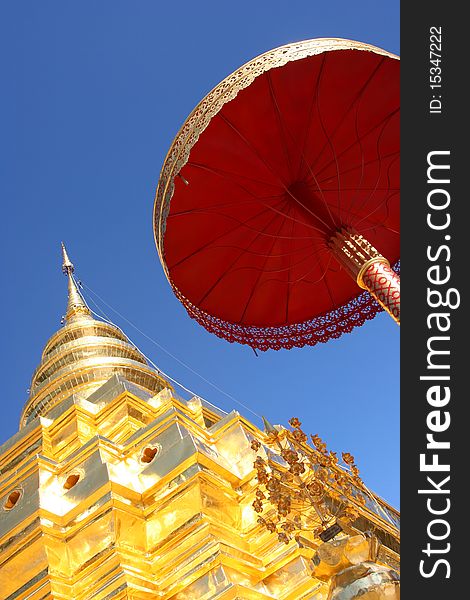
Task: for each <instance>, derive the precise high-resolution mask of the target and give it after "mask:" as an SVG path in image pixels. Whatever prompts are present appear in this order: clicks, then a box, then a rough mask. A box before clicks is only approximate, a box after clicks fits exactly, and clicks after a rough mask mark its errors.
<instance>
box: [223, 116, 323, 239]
mask: <svg viewBox="0 0 470 600" xmlns="http://www.w3.org/2000/svg"><path fill="white" fill-rule="evenodd" d="M217 116H219V117H220V118H221V119H222V120H223V121H224V122H225V123H226V124H227V125H228V126H229V127H231V128H232V129H233V131H235V133H236V134H237V135H238V136H239V137H240V139H241V140H242V141H243V142H244V143H245V144H246V145H247V146H248V147H249V148H250V150H251V151H252V152H253V153H254V154H255V156H256V157H257V158H258V159H259V160H260V161H261V162H262V163H263V164H264V165H265V166H266V167H267V168H268V169H269V170H270V171H271V173H272V174H273V175H274V176H275V177H277V179H278V180H279V182H280V184H281V186H282V187H283V188H284V191H285V192H286V193H287V194H288V195H289V196H290V197H291V198H293V199H294V200H295V202H297V203H298V204H299V205H300V206H302V208H303V209H304V210H306V211H307V212H308V213H310V214H311V215H312V217H314V218H315V219H317V220H318V221H320V222H321V223H323V225H325V227H326V231H323V233H326V232H327V231H328V229H329V226H328V225H327V223H325V222H324V221H323V220H322V219H320V218H319V217H318V216H317V215H316V214H315V213H314V212H312V211H311V210H310V209H309V208H307V207H306V206H304V205H303V204H302V203H300V202H299V201H298V199H297V198H296V197H295V196H294V194H292V192H291V191H290V190H289V188H288V187H287V186H286V184H285V183H284V182H283V181H282V179H281V178H280V177H279V175H277V173H276V172H275V171H274V169H273V168H272V167H271V166H270V165H269V164H268V163H267V162H266V161H265V160H264V159H263V158H262V157H261V156H260V155H259V154H258V152H257V151H256V150H255V148H254V147H253V145H252V144H250V142H249V141H248V140H247V139H246V138H245V136H243V135H242V133H241V132H240V131H239V130H238V129H237V127H235V125H234V124H233V123H232V122H231V121H230V120H229V119H228V118H227V117H226V116H225V115H223V114H222V113H220V112H219V113H217Z"/></svg>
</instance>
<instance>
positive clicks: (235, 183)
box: [170, 166, 324, 234]
mask: <svg viewBox="0 0 470 600" xmlns="http://www.w3.org/2000/svg"><path fill="white" fill-rule="evenodd" d="M200 168H205V167H204V166H201V167H200ZM208 169H209V171H210V172H212V173H213V174H214V175H217V176H219V177H224V178H225V179H229V178H227V177H226V176H224V175H222V174H221V173H217V171H214V170H213V169H211V168H208ZM229 181H231V182H232V183H233V184H234V185H236V186H238V187H239V188H241V189H242V190H243V191H244V192H245V193H246V194H248V195H249V196H252V197H253V199H254V200H253V202H257V203H258V204H262V205H263V206H265V207H266V208H267V209H269V210H272V211H273V212H277V213H278V214H279V215H281V216H283V217H285V218H288V219H294V220H296V221H298V219H296V218H295V217H290V216H288V215H287V214H285V213H283V212H281V211H280V210H278V209H276V208H274V207H273V206H271V205H270V204H266V203H265V202H262V200H267V199H270V198H282V197H283V196H281V195H278V196H265V197H263V196H255V194H253V192H251V191H250V190H249V189H247V188H245V187H244V186H243V185H242V184H241V183H239V182H238V181H237V180H236V179H235V180H231V179H229ZM240 204H241V203H240ZM233 205H237V206H238V204H237V203H230V204H227V205H223V206H233ZM208 208H209V207H208ZM212 208H217V205H214V206H213V207H212ZM191 212H198V213H199V214H204V212H206V208H204V207H203V208H200V209H191V210H188V211H185V212H181V213H174V214H173V215H170V216H180V215H183V214H190V213H191ZM208 214H210V213H208ZM219 214H221V215H223V216H224V217H227V218H230V215H227V214H225V213H219ZM298 222H299V223H302V225H304V226H305V227H308V228H310V229H313V230H315V231H319V232H320V233H322V234H323V233H324V231H323V230H322V229H320V228H319V227H315V225H312V224H311V223H305V222H302V221H298Z"/></svg>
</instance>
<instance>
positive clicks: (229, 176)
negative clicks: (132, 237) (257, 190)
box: [187, 162, 279, 188]
mask: <svg viewBox="0 0 470 600" xmlns="http://www.w3.org/2000/svg"><path fill="white" fill-rule="evenodd" d="M187 164H188V166H191V167H194V168H196V169H205V170H206V171H210V172H212V173H214V174H215V175H220V176H223V177H226V178H227V179H229V180H230V181H233V178H235V177H240V174H239V173H232V172H231V171H227V170H226V169H221V168H215V167H209V166H208V165H203V164H201V163H195V162H188V163H187ZM242 177H243V179H247V180H248V181H252V182H253V183H261V185H267V186H269V187H275V188H279V184H277V183H269V181H262V180H261V179H256V178H255V177H248V176H247V175H242Z"/></svg>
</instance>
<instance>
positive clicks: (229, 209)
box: [154, 39, 400, 350]
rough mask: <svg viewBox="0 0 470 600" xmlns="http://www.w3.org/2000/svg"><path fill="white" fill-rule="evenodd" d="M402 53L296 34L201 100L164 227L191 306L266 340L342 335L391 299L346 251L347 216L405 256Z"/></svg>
mask: <svg viewBox="0 0 470 600" xmlns="http://www.w3.org/2000/svg"><path fill="white" fill-rule="evenodd" d="M399 115H400V112H399V60H397V57H396V56H394V55H392V54H389V53H388V52H386V51H384V50H381V49H379V48H375V47H373V46H370V45H366V44H362V43H359V42H352V41H349V40H340V39H320V40H308V41H305V42H300V43H297V44H290V45H288V46H283V47H281V48H277V49H275V50H272V51H271V52H268V53H266V54H264V55H262V56H260V57H258V58H256V59H254V60H253V61H251V62H249V63H247V64H246V65H244V66H243V67H241V68H240V69H239V70H238V71H236V72H235V73H233V74H232V75H231V76H230V77H228V78H227V79H225V80H224V81H223V82H222V83H221V84H219V85H218V86H217V87H216V88H215V89H214V90H213V91H212V92H211V93H210V94H209V95H208V96H206V98H204V100H202V102H201V103H200V104H199V105H198V106H197V107H196V109H195V110H194V111H193V112H192V113H191V115H190V116H189V118H188V119H187V121H186V122H185V124H184V125H183V127H182V129H181V130H180V132H179V133H178V135H177V137H176V139H175V141H174V143H173V145H172V147H171V148H170V151H169V153H168V155H167V158H166V160H165V164H164V166H163V169H162V174H161V178H160V182H159V186H158V189H157V195H156V201H155V213H154V227H155V236H156V243H157V248H158V251H159V254H160V258H161V260H162V263H163V266H164V269H165V273H166V275H167V277H168V279H169V281H170V283H171V285H172V286H173V289H174V291H175V293H176V295H177V296H178V298H179V299H180V300H181V301H182V302H183V304H184V305H185V307H186V309H187V310H188V312H189V314H190V315H191V316H192V317H193V318H195V319H197V320H198V321H199V322H200V323H201V324H202V325H203V326H204V327H206V328H207V329H208V330H209V331H212V332H214V333H216V334H217V335H219V336H221V337H225V338H226V339H228V340H229V341H238V342H241V343H246V344H249V345H250V346H252V347H253V348H260V349H263V350H264V349H267V348H276V349H277V348H280V347H292V346H302V345H304V344H311V345H313V344H315V343H317V342H318V341H326V340H327V339H329V338H331V337H338V336H339V335H341V333H343V332H345V331H350V330H351V329H352V328H353V327H354V326H356V325H360V324H362V323H363V322H364V320H365V319H368V318H372V317H373V316H374V315H375V314H376V313H377V312H378V311H379V310H381V309H380V307H379V306H378V305H377V304H376V303H375V301H374V300H373V299H372V298H371V297H370V295H369V294H368V293H367V292H361V290H360V289H359V288H358V286H357V284H356V282H355V281H354V280H353V279H352V278H351V277H350V275H349V274H348V273H347V272H346V271H345V270H344V269H343V268H342V267H341V266H340V265H339V263H338V262H337V261H336V260H335V258H334V255H333V253H332V251H331V249H330V246H329V240H330V238H331V237H332V235H334V234H335V232H337V231H340V230H341V229H344V228H346V229H353V230H356V231H357V232H358V233H359V234H362V235H364V236H365V237H366V238H367V240H368V241H369V242H370V243H371V244H372V245H373V246H375V247H376V248H377V249H378V250H379V251H380V252H381V254H383V255H384V256H386V257H387V258H388V260H389V261H390V262H391V263H392V264H393V263H397V264H398V262H397V261H398V259H399V231H400V223H399Z"/></svg>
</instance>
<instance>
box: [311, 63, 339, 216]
mask: <svg viewBox="0 0 470 600" xmlns="http://www.w3.org/2000/svg"><path fill="white" fill-rule="evenodd" d="M325 60H326V59H325ZM322 75H323V71H322ZM321 82H322V76H320V78H319V81H318V88H317V96H316V105H317V112H318V121H319V123H320V127H321V128H322V131H323V133H324V135H325V137H326V139H327V144H328V145H329V146H330V150H331V152H332V153H333V157H334V160H335V163H336V177H337V180H338V218H339V221H340V224H341V180H340V175H339V163H338V158H337V156H336V150H335V147H334V145H333V142H332V140H331V139H330V136H329V134H328V132H327V131H326V128H325V125H324V124H323V119H322V116H321V112H320V89H321Z"/></svg>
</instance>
